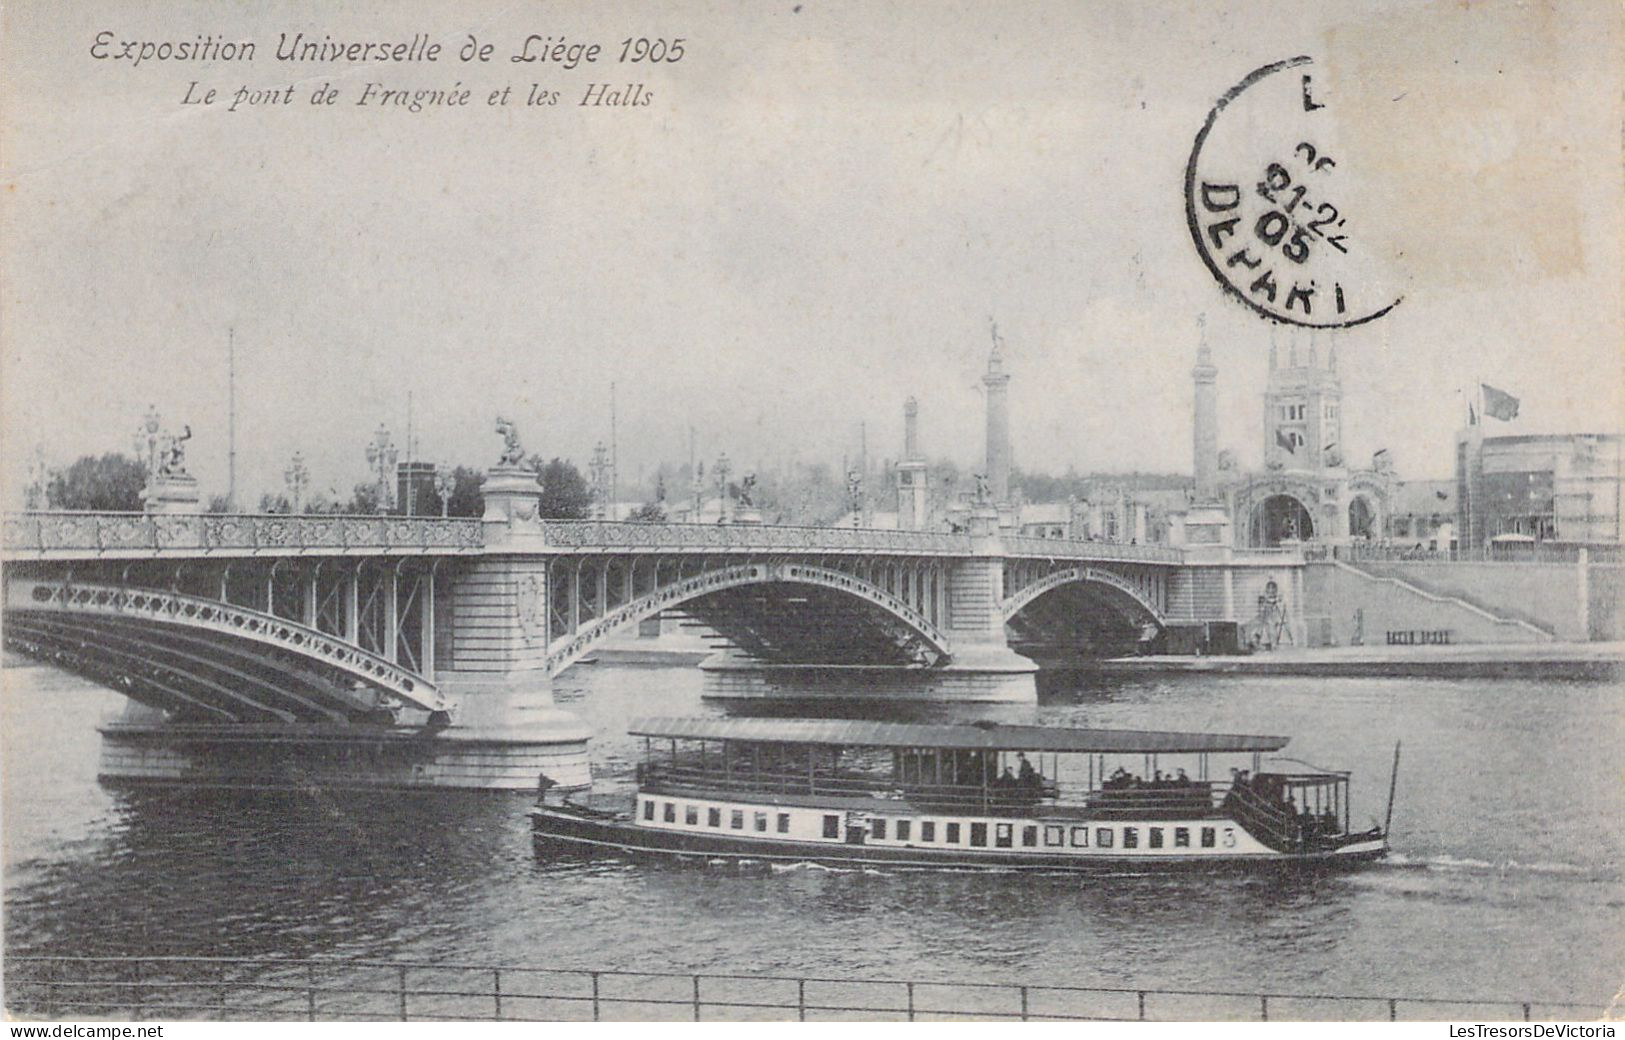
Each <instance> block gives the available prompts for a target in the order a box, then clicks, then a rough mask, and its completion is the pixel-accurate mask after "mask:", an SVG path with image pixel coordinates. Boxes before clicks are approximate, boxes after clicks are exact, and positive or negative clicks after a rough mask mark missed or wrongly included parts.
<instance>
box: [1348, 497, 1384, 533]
mask: <svg viewBox="0 0 1625 1040" xmlns="http://www.w3.org/2000/svg"><path fill="white" fill-rule="evenodd" d="M1376 527H1377V513H1376V511H1375V510H1374V509H1372V508H1371V503H1370V501H1369V500H1367V499H1366V497H1365V496H1364V495H1355V496H1354V497H1353V498H1352V499H1350V500H1349V537H1350V538H1359V539H1370V538H1374V537H1376Z"/></svg>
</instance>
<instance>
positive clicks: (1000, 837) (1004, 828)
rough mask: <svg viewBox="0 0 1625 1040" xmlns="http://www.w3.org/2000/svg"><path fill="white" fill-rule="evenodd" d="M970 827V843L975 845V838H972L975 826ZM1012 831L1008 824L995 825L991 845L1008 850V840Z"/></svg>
mask: <svg viewBox="0 0 1625 1040" xmlns="http://www.w3.org/2000/svg"><path fill="white" fill-rule="evenodd" d="M970 826H971V834H972V838H971V843H972V844H975V843H976V838H975V837H974V835H975V834H976V824H974V823H973V824H971V825H970ZM1012 829H1013V828H1012V827H1011V826H1010V824H1008V823H1001V824H998V825H996V826H995V827H994V828H993V843H994V844H995V845H997V846H998V847H999V848H1001V849H1007V848H1009V847H1010V838H1011V831H1012Z"/></svg>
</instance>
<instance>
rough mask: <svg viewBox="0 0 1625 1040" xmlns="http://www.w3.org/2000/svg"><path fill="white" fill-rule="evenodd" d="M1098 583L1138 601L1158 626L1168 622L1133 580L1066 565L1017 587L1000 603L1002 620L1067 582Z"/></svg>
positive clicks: (1142, 609)
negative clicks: (1017, 588) (1002, 614)
mask: <svg viewBox="0 0 1625 1040" xmlns="http://www.w3.org/2000/svg"><path fill="white" fill-rule="evenodd" d="M1090 584H1093V585H1098V586H1103V587H1106V588H1110V589H1112V590H1114V591H1115V592H1117V593H1120V594H1121V595H1123V596H1127V597H1128V598H1129V599H1131V600H1133V601H1134V603H1135V604H1137V605H1138V606H1139V608H1140V610H1141V611H1143V612H1144V614H1145V615H1146V617H1147V618H1148V619H1149V620H1150V621H1152V622H1155V623H1156V626H1157V627H1158V628H1163V627H1165V626H1166V625H1167V623H1168V621H1167V618H1165V617H1163V615H1162V611H1160V610H1158V609H1157V607H1156V604H1154V603H1152V602H1151V600H1150V599H1149V598H1147V597H1146V595H1145V593H1144V592H1142V591H1140V589H1138V588H1136V587H1135V585H1134V583H1133V582H1131V581H1129V580H1127V579H1126V578H1124V577H1122V576H1121V575H1119V574H1115V573H1113V572H1112V571H1109V570H1103V569H1101V568H1099V567H1066V568H1063V569H1061V570H1058V571H1051V572H1050V573H1049V574H1046V575H1044V576H1043V577H1042V578H1039V579H1038V580H1037V581H1034V582H1032V583H1031V584H1029V585H1027V586H1025V587H1023V588H1021V589H1019V590H1017V591H1016V592H1015V593H1014V594H1013V595H1011V596H1010V597H1008V598H1007V599H1006V600H1005V601H1004V603H1003V604H1002V608H1001V609H1002V610H1003V613H1004V619H1005V620H1006V621H1010V620H1011V619H1012V618H1014V617H1015V616H1016V615H1018V614H1020V613H1021V612H1022V611H1023V610H1025V609H1026V608H1027V607H1028V606H1029V605H1031V604H1032V603H1033V601H1034V600H1037V599H1038V598H1040V597H1041V596H1046V595H1048V594H1049V593H1051V592H1054V591H1055V590H1056V589H1059V588H1061V587H1063V586H1067V585H1090Z"/></svg>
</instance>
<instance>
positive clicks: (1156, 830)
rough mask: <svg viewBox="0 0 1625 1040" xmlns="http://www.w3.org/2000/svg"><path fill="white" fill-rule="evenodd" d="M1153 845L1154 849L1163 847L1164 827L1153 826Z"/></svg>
mask: <svg viewBox="0 0 1625 1040" xmlns="http://www.w3.org/2000/svg"><path fill="white" fill-rule="evenodd" d="M1151 847H1152V848H1154V849H1160V848H1162V828H1161V827H1153V828H1151Z"/></svg>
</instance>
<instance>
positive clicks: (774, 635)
mask: <svg viewBox="0 0 1625 1040" xmlns="http://www.w3.org/2000/svg"><path fill="white" fill-rule="evenodd" d="M668 562H669V563H670V567H669V569H668V570H667V571H666V572H665V573H666V574H667V575H668V578H667V581H666V582H665V583H664V584H662V583H661V576H662V573H663V571H662V563H661V561H659V560H656V561H655V563H654V565H653V566H652V567H651V568H649V569H648V574H649V579H648V580H649V585H650V587H648V588H647V589H646V591H643V592H642V593H641V594H639V590H640V589H643V588H644V586H641V585H640V584H639V582H638V577H637V575H638V570H637V568H636V566H635V564H634V565H633V566H631V567H629V568H627V570H626V572H625V578H626V581H625V584H624V587H623V590H622V594H621V596H620V598H619V600H618V601H617V599H616V598H615V597H612V596H609V595H607V587H608V582H607V580H600V579H603V578H604V577H605V576H606V575H607V573H608V571H609V568H610V563H609V560H608V559H606V558H599V559H591V558H589V559H584V560H580V561H575V562H574V563H573V564H571V563H567V564H564V565H562V566H561V565H554V567H553V568H552V570H553V573H552V575H551V576H550V577H549V581H548V588H549V590H550V596H549V598H550V600H551V601H552V602H550V605H549V608H548V610H549V616H550V618H551V619H552V620H553V621H554V622H557V623H559V627H561V628H564V629H565V631H564V634H562V635H560V636H558V637H557V638H555V639H553V640H552V641H551V642H550V644H549V649H548V655H547V671H548V674H550V675H557V674H559V673H560V672H562V671H564V669H566V668H568V667H569V666H570V665H571V664H574V663H575V662H576V661H579V660H580V659H581V658H583V657H585V656H587V655H588V654H590V653H591V652H592V651H593V650H594V649H595V648H596V647H597V646H599V645H600V644H601V643H602V642H603V641H604V640H606V639H608V638H609V637H611V636H613V635H614V634H616V633H617V632H619V631H621V630H623V629H625V628H627V627H629V626H631V625H634V624H636V623H637V622H639V621H641V620H643V619H644V618H647V617H651V616H653V615H655V614H658V613H661V612H662V611H679V610H680V611H683V612H686V613H690V614H693V615H694V616H696V617H698V618H700V619H701V620H702V621H706V622H707V623H709V624H711V625H713V627H715V628H716V629H717V630H718V631H719V632H721V633H722V634H723V635H724V636H725V637H728V638H729V639H730V640H731V641H734V642H735V643H736V645H739V646H740V648H741V649H743V650H744V651H745V652H747V653H754V654H757V655H761V656H765V657H769V658H786V657H790V656H794V655H796V654H797V653H798V652H799V653H801V654H805V653H807V652H808V651H809V650H811V649H813V648H827V647H831V646H835V645H838V644H839V643H840V641H839V639H836V640H826V639H824V638H823V635H824V633H827V632H828V631H829V626H828V621H829V619H830V618H831V617H832V616H836V614H835V611H832V609H831V605H832V604H836V603H839V604H840V605H841V606H842V607H844V608H845V614H846V615H847V616H848V618H850V619H853V620H852V621H851V622H850V624H849V625H848V626H847V627H846V631H847V633H848V635H852V634H853V633H857V632H861V633H862V634H863V636H865V637H867V638H866V640H865V642H863V644H862V645H861V646H859V647H857V648H854V647H853V646H851V645H850V644H848V645H843V646H842V649H843V652H851V651H852V650H854V649H857V650H858V651H859V652H861V653H862V654H863V655H864V656H867V657H871V658H876V659H880V658H884V660H883V661H882V660H877V661H876V663H887V664H898V665H913V666H919V667H924V666H929V665H933V664H938V663H942V662H944V661H946V660H947V659H948V657H949V656H950V655H951V653H952V651H951V647H950V646H949V640H948V637H947V636H946V635H945V634H944V633H943V632H942V631H941V630H940V629H938V628H937V626H936V625H935V624H933V623H932V621H931V620H930V619H928V618H927V617H926V616H925V615H924V614H923V613H921V612H920V611H918V610H916V609H915V608H914V607H912V606H910V605H909V603H908V601H907V600H906V599H905V598H903V597H902V596H898V595H895V594H893V593H892V592H888V591H887V590H886V589H885V588H882V587H881V586H879V585H876V584H874V583H873V582H871V581H868V580H866V579H865V578H863V577H859V576H858V575H855V574H852V573H848V572H845V571H839V570H834V569H831V568H827V567H820V566H813V565H809V564H805V563H796V562H788V561H783V560H777V561H764V562H745V563H741V562H738V561H734V560H729V559H728V558H726V557H717V558H710V557H700V558H689V557H678V558H676V559H674V560H671V561H668ZM584 573H585V574H586V575H587V576H588V577H590V578H591V579H592V581H593V592H592V594H591V596H590V597H589V598H588V599H587V601H586V602H587V603H588V604H589V605H590V609H594V610H596V611H601V612H600V613H598V615H597V616H596V617H583V616H582V606H583V599H582V597H581V595H580V593H581V591H582V584H583V582H582V577H583V574H584ZM790 589H798V590H800V591H801V593H802V597H801V598H802V599H803V600H804V601H805V602H800V603H798V602H794V600H795V599H796V597H792V596H789V595H787V594H785V593H786V592H787V590H790ZM743 590H754V591H755V592H756V593H757V594H758V598H757V599H756V601H755V606H756V607H757V608H758V609H763V608H765V609H768V610H773V611H775V612H776V613H777V614H778V618H777V619H776V620H764V618H763V617H758V618H757V619H756V620H754V621H752V620H751V619H750V618H749V617H748V616H747V613H746V612H745V611H744V610H743V609H742V604H743V603H744V600H742V599H740V598H739V596H740V593H741V592H742V591H743ZM767 590H777V591H778V593H780V594H777V595H774V594H772V593H768V594H767V597H766V598H761V595H762V593H764V592H767ZM561 596H562V597H563V598H564V600H565V602H563V603H560V602H558V600H559V598H560V597H561ZM814 601H816V603H817V606H814V605H813V603H814ZM791 617H795V618H796V619H797V620H795V621H790V620H787V619H789V618H791ZM820 622H822V625H821V624H820ZM798 632H799V633H805V634H809V635H812V636H814V638H802V639H800V640H797V641H795V645H793V646H792V645H789V644H790V641H789V640H787V639H786V634H787V633H798ZM887 650H889V651H890V652H889V653H888V652H886V651H887ZM802 663H836V662H835V661H814V662H802Z"/></svg>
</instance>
